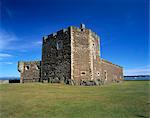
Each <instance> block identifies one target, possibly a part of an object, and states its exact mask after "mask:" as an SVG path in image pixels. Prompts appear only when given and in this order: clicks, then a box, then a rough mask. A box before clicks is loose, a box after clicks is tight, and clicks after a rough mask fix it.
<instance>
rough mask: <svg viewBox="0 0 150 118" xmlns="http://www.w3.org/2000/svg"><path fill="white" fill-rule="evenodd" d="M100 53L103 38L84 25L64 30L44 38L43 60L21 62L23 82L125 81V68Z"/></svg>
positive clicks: (95, 82) (79, 82) (77, 82)
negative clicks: (103, 57)
mask: <svg viewBox="0 0 150 118" xmlns="http://www.w3.org/2000/svg"><path fill="white" fill-rule="evenodd" d="M100 54H101V50H100V37H99V36H98V35H97V34H96V33H95V32H93V31H92V30H90V29H87V28H85V26H84V25H83V24H82V25H81V27H80V28H78V27H73V26H71V27H68V28H67V29H62V30H60V31H58V32H56V33H53V34H51V35H48V36H45V37H43V44H42V61H41V62H39V61H37V62H36V61H33V62H19V64H18V70H19V71H20V73H21V82H33V81H41V82H50V83H60V82H62V83H66V84H74V85H90V84H87V83H89V82H91V83H92V85H95V84H97V85H99V84H104V83H111V82H119V81H121V80H122V79H123V69H122V67H120V66H118V65H115V64H113V63H111V62H108V61H106V60H104V59H102V58H101V56H100ZM28 66H29V67H28ZM36 66H39V69H37V67H36ZM85 83H86V84H85Z"/></svg>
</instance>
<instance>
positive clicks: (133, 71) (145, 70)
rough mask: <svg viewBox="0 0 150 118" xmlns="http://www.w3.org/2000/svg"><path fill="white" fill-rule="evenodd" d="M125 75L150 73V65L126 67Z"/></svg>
mask: <svg viewBox="0 0 150 118" xmlns="http://www.w3.org/2000/svg"><path fill="white" fill-rule="evenodd" d="M124 75H150V67H149V66H147V67H144V68H141V67H140V68H134V69H125V70H124Z"/></svg>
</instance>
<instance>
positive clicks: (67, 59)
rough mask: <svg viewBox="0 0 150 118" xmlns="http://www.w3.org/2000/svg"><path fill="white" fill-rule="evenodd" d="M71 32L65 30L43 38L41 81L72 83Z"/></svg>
mask: <svg viewBox="0 0 150 118" xmlns="http://www.w3.org/2000/svg"><path fill="white" fill-rule="evenodd" d="M70 79H71V41H70V30H69V28H68V29H63V30H60V31H58V32H57V33H53V34H51V35H48V36H47V37H44V38H43V45H42V75H41V81H43V82H51V83H59V82H64V83H70Z"/></svg>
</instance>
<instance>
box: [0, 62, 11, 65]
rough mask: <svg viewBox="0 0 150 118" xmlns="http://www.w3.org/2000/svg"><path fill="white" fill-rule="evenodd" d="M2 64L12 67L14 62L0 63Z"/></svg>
mask: <svg viewBox="0 0 150 118" xmlns="http://www.w3.org/2000/svg"><path fill="white" fill-rule="evenodd" d="M0 64H1V65H2V64H4V65H11V64H13V63H12V62H0Z"/></svg>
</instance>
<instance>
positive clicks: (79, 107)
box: [0, 81, 150, 118]
mask: <svg viewBox="0 0 150 118" xmlns="http://www.w3.org/2000/svg"><path fill="white" fill-rule="evenodd" d="M149 85H150V81H128V82H123V83H121V84H114V85H105V86H102V87H98V86H95V87H86V86H64V85H50V84H42V83H36V84H35V83H34V84H7V85H0V105H1V106H0V115H1V116H0V118H8V117H11V118H100V117H101V118H138V117H145V118H148V105H149V104H150V101H148V98H149V96H148V92H149V90H148V89H149Z"/></svg>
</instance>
